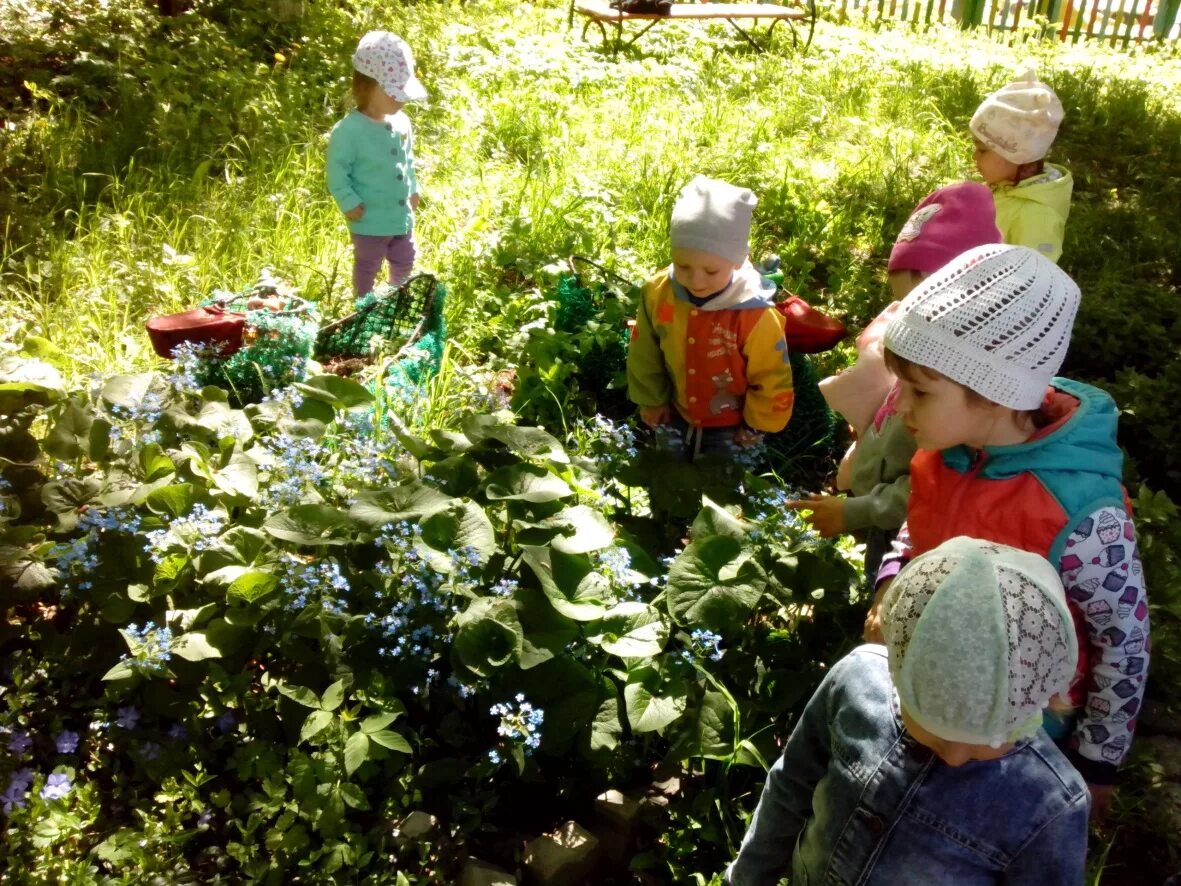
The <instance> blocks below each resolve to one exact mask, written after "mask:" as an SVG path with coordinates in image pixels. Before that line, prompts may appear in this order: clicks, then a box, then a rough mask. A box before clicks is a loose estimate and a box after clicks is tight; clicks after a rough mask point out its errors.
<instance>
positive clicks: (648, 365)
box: [627, 262, 794, 433]
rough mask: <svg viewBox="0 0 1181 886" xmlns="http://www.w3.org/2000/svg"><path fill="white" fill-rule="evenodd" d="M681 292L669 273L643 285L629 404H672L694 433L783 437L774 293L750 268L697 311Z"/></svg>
mask: <svg viewBox="0 0 1181 886" xmlns="http://www.w3.org/2000/svg"><path fill="white" fill-rule="evenodd" d="M678 289H680V287H679V286H675V285H674V282H673V278H672V268H669V269H668V270H666V271H661V272H660V273H658V274H657V275H656V276H654V277H653V278H652V279H651V280H649V281H648V282H647V283H646V284H644V290H643V295H642V298H641V302H640V307H639V311H638V312H637V316H636V325H635V328H634V329H633V330H632V340H631V344H630V346H629V347H628V355H627V390H628V396H629V397H630V398H631V400H632V402H633V403H635V404H636V405H637V406H664V405H666V404H669V403H672V404H674V405H675V406H676V409H677V411H678V412H679V413H680V414H681V416H682V417H683V418H684V419H685V421H687V422H689V423H690V424H692V425H694V426H695V427H703V428H726V427H737V426H738V425H740V424H742V423H743V422H745V423H746V424H747V425H748V426H749V427H751V428H753V429H755V430H756V431H765V432H769V433H770V432H775V431H781V430H783V428H784V427H785V426H786V425H787V422H788V419H790V418H791V409H792V403H793V399H794V393H793V391H792V381H791V363H790V362H789V359H788V353H787V341H786V340H785V339H784V336H783V317H782V315H780V313H779V312H778V311H777V310H775V307H774V305H773V303H772V301H771V293H772V290H769V289H765V288H764V287H763V280H762V277H761V276H760V275H759V273H758V272H757V271H755V269H754V268H753V267H752V266H751V265H750V263H749V262H747V263H746V264H744V265H743V266H742V267H741V268H739V269H738V271H736V272H735V274H734V279H733V280H732V281H731V283H730V285H729V286H728V287H726V288H725V289H724V290H722V292H720V293H719V294H717V295H715V296H713V297H712V298H711V299H709V301H707V302H705V303H704V304H703V305H701V306H700V307H694V305H693V304H691V303H690V302H689V301H688V299H687V298H686V297H684V295H683V294H681V293H683V290H681V293H678V292H677V291H676V290H678Z"/></svg>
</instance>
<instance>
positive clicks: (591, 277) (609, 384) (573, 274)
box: [554, 255, 638, 412]
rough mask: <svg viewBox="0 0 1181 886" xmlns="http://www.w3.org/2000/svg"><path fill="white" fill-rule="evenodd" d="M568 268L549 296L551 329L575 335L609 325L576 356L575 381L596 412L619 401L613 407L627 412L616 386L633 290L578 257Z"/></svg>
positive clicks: (624, 357)
mask: <svg viewBox="0 0 1181 886" xmlns="http://www.w3.org/2000/svg"><path fill="white" fill-rule="evenodd" d="M567 263H568V265H569V267H570V272H569V273H566V274H562V275H561V276H560V277H559V278H558V286H557V290H556V292H555V293H554V297H555V298H556V299H557V302H558V310H557V314H556V316H555V317H554V328H555V329H556V330H557V331H558V332H563V333H567V334H570V335H575V334H580V333H585V332H586V331H587V327H588V324H589V323H590V322H592V321H599V322H603V323H606V324H607V326H608V328H607V329H605V330H604V332H603V334H602V335H597V336H595V338H594V340H593V341H592V342H590V343H589V344H588V345H587V346H586V347H585V348H584V349H583V351H582V353H581V359H580V360H579V368H578V373H577V376H576V378H577V381H578V387H579V390H580V391H583V392H586V393H588V394H591V395H593V396H594V397H596V398H597V399H598V401H599V404H598V405H599V411H600V412H604V411H606V412H611V411H614V410H612V409H611V408H609V402H610V401H614V400H618V401H619V402H618V403H616V404H614V405H616V406H619V407H621V408H623V409H624V410H628V409H629V408H630V407H629V406H628V405H627V403H626V398H625V397H623V394H624V390H623V388H622V387H621V386H620V385H619V384H618V381H619V379H620V378H621V377H622V374H623V373H624V371H625V370H626V369H627V345H628V339H629V330H628V326H627V321H628V318H629V315H630V313H631V311H630V308H629V298H628V295H629V294H630V293H631V292H633V291H636V290H637V289H638V287H637V286H636V285H635V284H634V283H631V282H629V281H628V280H626V279H624V278H623V277H621V276H619V275H618V274H616V273H614V272H613V271H609V270H608V269H607V268H605V267H603V266H602V265H600V264H599V263H597V262H595V261H592V260H591V259H589V258H585V257H583V256H581V255H575V256H571V257H570V258H569V259H568V262H567Z"/></svg>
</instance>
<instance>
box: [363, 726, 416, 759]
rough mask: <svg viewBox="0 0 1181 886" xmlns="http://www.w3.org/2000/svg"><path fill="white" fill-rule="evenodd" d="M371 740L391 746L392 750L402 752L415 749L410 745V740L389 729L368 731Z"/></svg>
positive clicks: (387, 746) (384, 746)
mask: <svg viewBox="0 0 1181 886" xmlns="http://www.w3.org/2000/svg"><path fill="white" fill-rule="evenodd" d="M366 735H368V736H369V740H370V741H372V742H373V743H374V744H379V745H381V746H382V747H383V748H389V749H390V750H391V751H398V752H399V753H402V754H409V753H412V751H413V749H412V748H411V747H410V742H408V741H407V740H406V739H405V738H403V737H402V736H401V735H399V734H398V733H396V732H393V731H391V730H389V729H381V730H378V731H377V732H368V733H366Z"/></svg>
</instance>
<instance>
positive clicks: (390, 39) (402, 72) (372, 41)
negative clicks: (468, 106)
mask: <svg viewBox="0 0 1181 886" xmlns="http://www.w3.org/2000/svg"><path fill="white" fill-rule="evenodd" d="M353 68H354V69H355V70H357V71H358V72H359V73H361V74H364V75H365V76H366V77H372V78H373V79H374V80H376V81H377V85H378V86H380V87H381V89H382V91H383V92H385V94H386V95H388V96H389V97H390V98H392V99H396V100H397V101H400V102H417V101H422V100H423V99H425V98H426V87H424V86H423V85H422V83H421V82H419V79H418V78H417V77H416V76H415V75H414V55H413V54H412V53H411V52H410V47H409V45H407V43H406V41H405V40H403V39H402V38H401V37H399V36H397V35H396V34H391V33H390V32H389V31H370V32H369V33H368V34H366V35H365V36H364V37H362V38H361V42H360V43H358V44H357V51H356V52H354V53H353Z"/></svg>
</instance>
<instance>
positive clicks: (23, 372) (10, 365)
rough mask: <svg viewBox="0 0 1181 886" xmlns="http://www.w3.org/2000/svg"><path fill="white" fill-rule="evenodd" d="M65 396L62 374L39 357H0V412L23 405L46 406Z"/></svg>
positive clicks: (7, 412) (7, 411)
mask: <svg viewBox="0 0 1181 886" xmlns="http://www.w3.org/2000/svg"><path fill="white" fill-rule="evenodd" d="M64 396H65V382H64V381H63V379H62V374H61V373H60V372H58V371H57V370H56V369H54V368H53V367H52V366H50V365H49V364H48V363H45V362H44V361H42V360H33V359H29V358H27V357H4V358H3V359H0V415H11V414H12V413H14V412H17V411H19V410H20V409H23V408H24V407H25V406H30V405H37V406H46V405H48V404H50V403H53V402H56V401H57V400H60V399H61V398H62V397H64Z"/></svg>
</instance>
